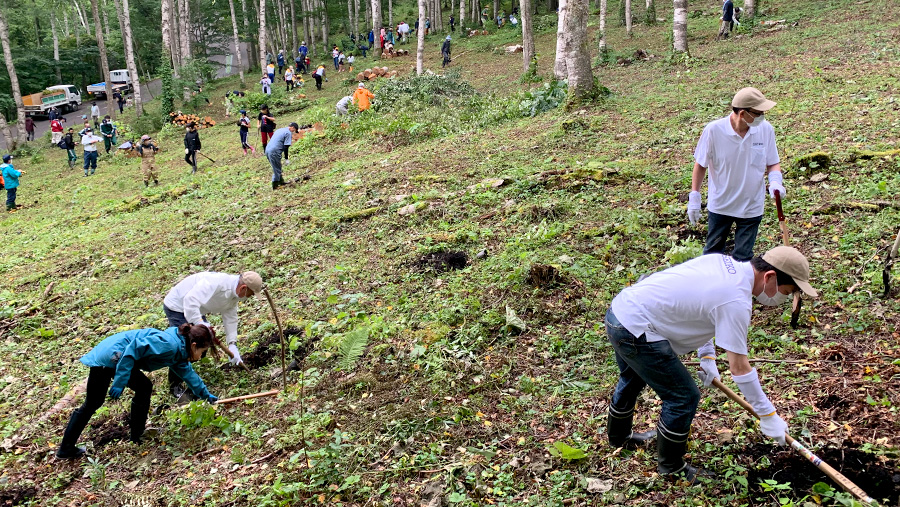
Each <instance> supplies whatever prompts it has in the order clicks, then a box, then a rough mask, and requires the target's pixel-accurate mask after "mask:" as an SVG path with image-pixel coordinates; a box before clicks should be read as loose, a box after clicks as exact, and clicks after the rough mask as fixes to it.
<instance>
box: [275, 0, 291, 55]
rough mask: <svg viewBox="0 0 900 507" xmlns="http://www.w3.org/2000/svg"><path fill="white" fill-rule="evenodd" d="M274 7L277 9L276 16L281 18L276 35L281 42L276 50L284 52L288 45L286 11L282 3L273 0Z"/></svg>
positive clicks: (279, 0) (280, 0)
mask: <svg viewBox="0 0 900 507" xmlns="http://www.w3.org/2000/svg"><path fill="white" fill-rule="evenodd" d="M275 5H276V6H277V7H278V16H279V17H280V18H281V21H280V22H279V23H278V33H279V35H280V36H281V41H280V44H279V45H278V49H279V50H284V49H287V45H288V32H287V29H288V27H289V25H288V19H287V11H286V10H285V8H284V2H283V1H282V0H275ZM276 54H277V53H276Z"/></svg>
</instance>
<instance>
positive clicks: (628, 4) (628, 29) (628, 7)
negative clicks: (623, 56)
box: [625, 0, 632, 37]
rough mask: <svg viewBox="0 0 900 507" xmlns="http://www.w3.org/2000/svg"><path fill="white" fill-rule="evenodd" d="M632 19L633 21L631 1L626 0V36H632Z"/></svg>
mask: <svg viewBox="0 0 900 507" xmlns="http://www.w3.org/2000/svg"><path fill="white" fill-rule="evenodd" d="M631 28H632V19H631V0H625V34H626V35H627V36H628V37H631V36H632V32H631Z"/></svg>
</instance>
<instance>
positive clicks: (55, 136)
mask: <svg viewBox="0 0 900 507" xmlns="http://www.w3.org/2000/svg"><path fill="white" fill-rule="evenodd" d="M62 136H63V133H62V132H50V144H59V141H60V140H62Z"/></svg>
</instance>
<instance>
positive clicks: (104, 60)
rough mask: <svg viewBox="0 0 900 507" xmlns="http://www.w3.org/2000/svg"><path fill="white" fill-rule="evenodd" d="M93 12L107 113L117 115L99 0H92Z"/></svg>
mask: <svg viewBox="0 0 900 507" xmlns="http://www.w3.org/2000/svg"><path fill="white" fill-rule="evenodd" d="M91 13H92V14H93V16H94V34H95V35H96V37H97V47H98V48H99V49H100V71H101V72H103V82H104V83H106V114H108V115H110V116H113V117H115V114H116V106H114V105H113V96H112V80H111V79H110V76H109V59H108V57H107V55H106V41H105V40H104V39H103V29H102V27H101V25H100V9H99V8H98V7H97V0H91Z"/></svg>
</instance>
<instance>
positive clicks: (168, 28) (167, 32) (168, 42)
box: [159, 0, 172, 64]
mask: <svg viewBox="0 0 900 507" xmlns="http://www.w3.org/2000/svg"><path fill="white" fill-rule="evenodd" d="M159 4H160V6H159V11H160V29H161V31H162V49H163V51H166V52H169V51H171V47H172V7H171V5H169V1H168V0H162V1H161V2H160V3H159ZM169 63H170V64H171V63H172V62H169Z"/></svg>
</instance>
